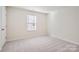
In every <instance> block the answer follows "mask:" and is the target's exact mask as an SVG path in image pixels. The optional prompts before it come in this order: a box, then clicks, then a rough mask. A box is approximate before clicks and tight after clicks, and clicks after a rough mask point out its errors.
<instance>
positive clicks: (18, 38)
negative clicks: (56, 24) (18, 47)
mask: <svg viewBox="0 0 79 59" xmlns="http://www.w3.org/2000/svg"><path fill="white" fill-rule="evenodd" d="M40 36H48V35H47V34H46V35H39V36H33V37H28V38H26V37H17V38H14V39H8V40H7V42H9V41H16V40H21V39H31V38H35V37H40Z"/></svg>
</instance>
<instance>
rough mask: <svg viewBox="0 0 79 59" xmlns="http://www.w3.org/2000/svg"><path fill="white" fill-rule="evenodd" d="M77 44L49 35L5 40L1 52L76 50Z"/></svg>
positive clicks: (78, 47) (77, 48)
mask: <svg viewBox="0 0 79 59" xmlns="http://www.w3.org/2000/svg"><path fill="white" fill-rule="evenodd" d="M78 51H79V46H78V45H76V44H73V43H70V42H66V41H63V40H61V39H57V38H51V37H49V36H41V37H36V38H31V39H20V40H15V41H9V42H6V44H5V45H4V47H3V49H2V52H78Z"/></svg>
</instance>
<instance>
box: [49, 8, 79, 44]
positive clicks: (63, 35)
mask: <svg viewBox="0 0 79 59" xmlns="http://www.w3.org/2000/svg"><path fill="white" fill-rule="evenodd" d="M48 32H49V35H50V36H52V37H57V38H60V39H63V40H66V41H71V42H74V43H78V44H79V8H73V7H72V8H70V7H68V8H63V9H60V10H56V11H52V12H50V13H49V15H48Z"/></svg>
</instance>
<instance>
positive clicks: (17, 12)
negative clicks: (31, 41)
mask: <svg viewBox="0 0 79 59" xmlns="http://www.w3.org/2000/svg"><path fill="white" fill-rule="evenodd" d="M27 15H34V16H36V17H37V23H36V29H37V30H36V31H31V32H30V31H28V30H27ZM41 35H47V14H44V13H39V12H34V11H29V10H26V9H22V8H15V7H7V41H12V40H17V39H27V38H31V37H37V36H41Z"/></svg>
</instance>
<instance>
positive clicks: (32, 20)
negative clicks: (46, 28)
mask: <svg viewBox="0 0 79 59" xmlns="http://www.w3.org/2000/svg"><path fill="white" fill-rule="evenodd" d="M27 30H28V31H35V30H36V16H32V15H27Z"/></svg>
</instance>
